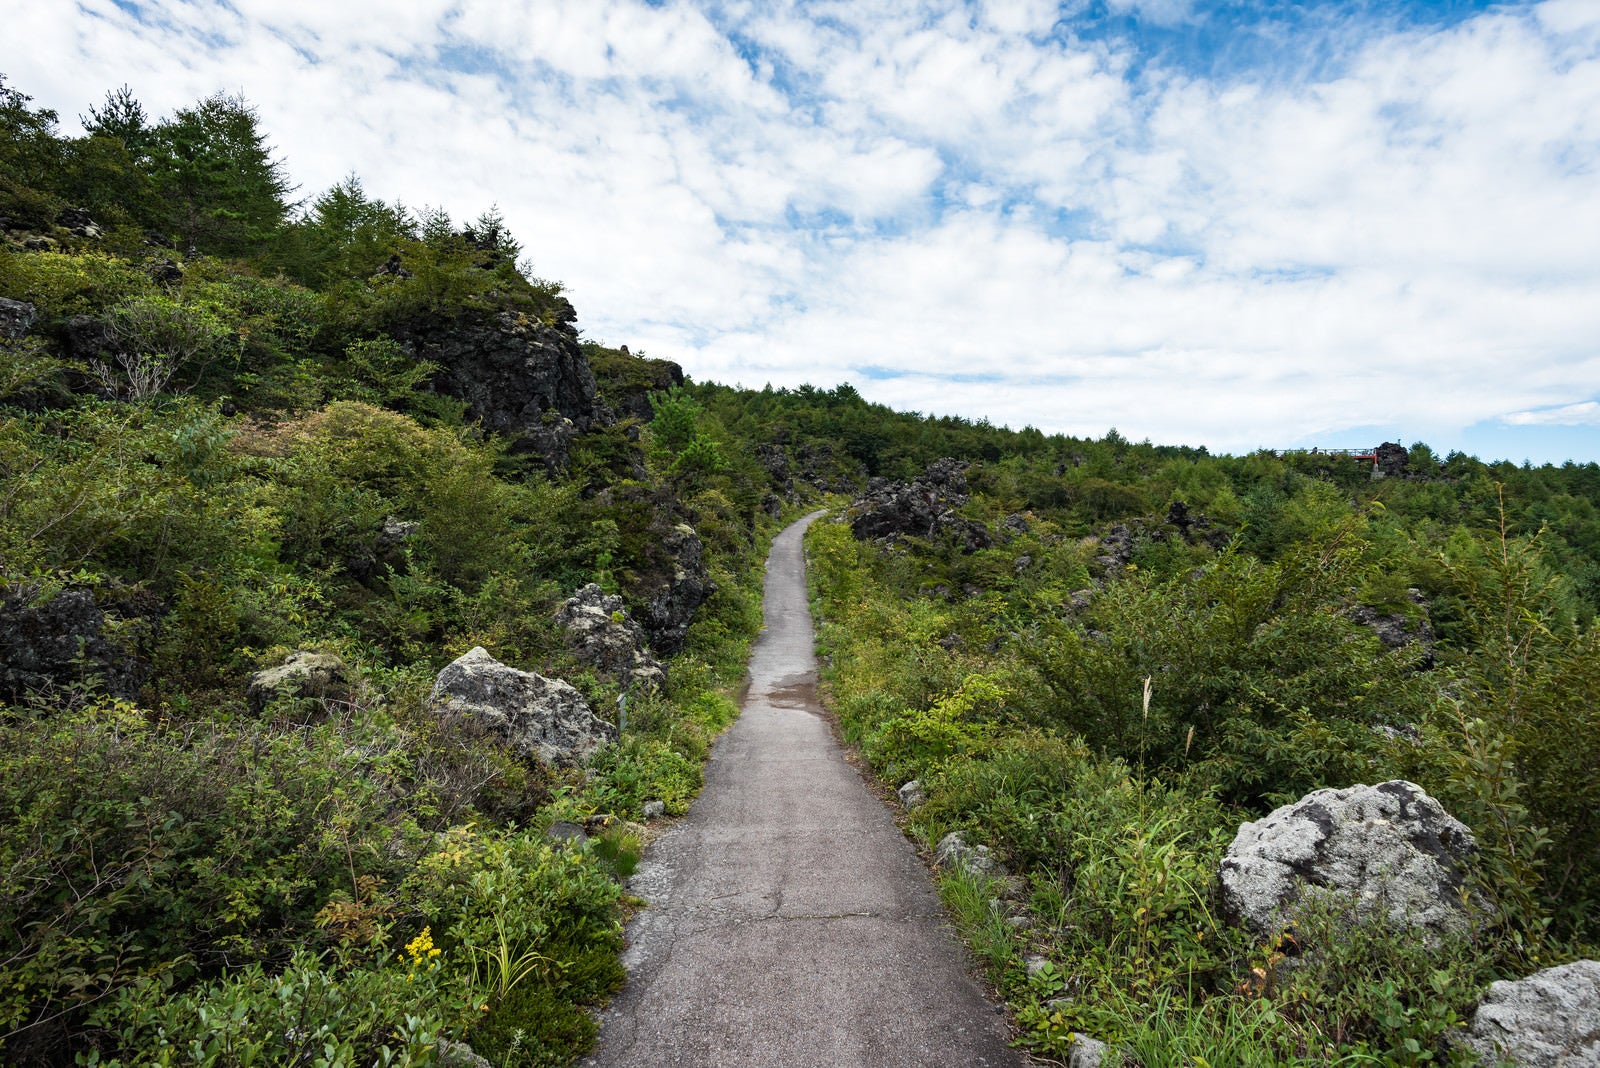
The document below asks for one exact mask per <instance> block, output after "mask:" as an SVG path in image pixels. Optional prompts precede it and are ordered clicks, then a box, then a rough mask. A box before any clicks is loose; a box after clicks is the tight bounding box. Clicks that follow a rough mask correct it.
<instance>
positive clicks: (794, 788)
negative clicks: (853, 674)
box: [584, 513, 1024, 1068]
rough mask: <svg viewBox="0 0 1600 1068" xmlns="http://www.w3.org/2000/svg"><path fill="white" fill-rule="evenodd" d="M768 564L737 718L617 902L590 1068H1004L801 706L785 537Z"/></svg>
mask: <svg viewBox="0 0 1600 1068" xmlns="http://www.w3.org/2000/svg"><path fill="white" fill-rule="evenodd" d="M820 514H821V513H815V514H813V515H810V516H807V517H806V518H805V519H802V520H800V521H799V522H798V523H795V524H794V525H792V526H790V527H789V528H788V529H786V530H785V531H784V532H783V533H782V534H780V535H779V536H778V538H777V540H776V541H775V542H774V543H773V546H772V554H771V556H770V557H768V560H767V577H766V602H765V612H766V629H765V630H764V631H763V632H762V634H761V637H760V638H759V639H758V641H757V642H756V645H755V648H754V650H753V651H752V655H751V658H750V679H749V691H748V694H747V696H746V697H745V701H744V707H743V711H742V714H741V715H740V718H739V720H738V721H737V722H736V723H735V724H734V725H733V727H732V728H730V729H729V731H728V733H727V734H725V735H723V737H722V739H721V740H720V741H719V742H718V743H717V745H716V748H715V750H714V751H713V753H712V757H711V761H710V763H709V764H708V765H707V767H706V784H705V789H704V790H703V791H702V792H701V794H700V797H699V799H698V800H697V801H696V802H695V803H694V806H693V807H692V808H691V809H690V810H689V814H688V815H687V816H686V817H684V819H683V820H682V821H681V822H680V823H679V824H678V825H677V826H676V827H674V828H673V829H672V830H671V831H669V832H668V833H667V834H665V835H663V836H662V837H661V839H660V840H658V841H657V842H656V843H655V844H654V845H653V846H652V847H651V849H650V850H649V853H648V854H647V856H646V858H645V862H644V864H642V865H641V866H640V868H639V871H638V872H637V873H636V874H635V876H634V878H633V882H632V888H633V892H634V893H636V894H639V895H640V896H642V897H644V898H645V899H646V900H647V901H648V902H649V907H648V908H645V909H642V910H641V911H640V912H639V914H638V915H637V916H636V918H635V920H634V922H633V925H632V926H631V928H630V929H629V937H630V939H631V946H630V948H629V950H628V954H627V957H626V958H625V959H626V962H627V965H628V971H629V979H628V985H627V987H626V988H625V989H624V990H623V991H622V993H620V994H619V995H617V997H616V998H615V999H614V1000H613V1001H612V1003H611V1006H610V1007H609V1008H608V1009H607V1010H606V1012H605V1014H604V1016H603V1017H602V1018H601V1022H600V1038H599V1044H598V1046H597V1047H596V1049H595V1052H594V1053H593V1055H592V1056H591V1057H590V1058H589V1059H588V1060H587V1061H585V1062H584V1063H585V1064H587V1065H595V1066H602V1065H604V1066H612V1065H617V1066H621V1065H638V1066H650V1068H657V1066H661V1065H685V1066H688V1065H705V1066H711V1068H734V1066H743V1065H749V1066H752V1068H753V1066H761V1068H788V1066H793V1068H899V1066H905V1068H930V1066H935V1065H951V1066H955V1065H960V1066H962V1068H972V1066H979V1065H983V1066H995V1068H998V1066H1001V1065H1006V1066H1014V1065H1021V1064H1023V1063H1024V1061H1023V1059H1022V1057H1021V1056H1020V1055H1019V1054H1017V1053H1016V1052H1014V1051H1012V1050H1011V1049H1010V1048H1008V1047H1007V1045H1006V1040H1005V1033H1004V1024H1003V1018H1002V1017H1001V1016H1000V1015H998V1013H997V1012H996V1009H995V1007H994V1006H993V1005H991V1004H990V1003H989V1002H987V1001H986V1000H985V999H984V997H983V995H982V993H981V992H980V991H979V989H978V987H977V986H976V984H974V983H973V982H972V981H971V980H970V979H969V978H968V976H967V972H966V966H965V960H964V957H963V951H962V950H961V949H960V948H959V946H958V945H957V943H956V941H955V937H954V935H953V934H952V933H951V932H950V930H949V929H948V927H946V925H945V920H944V914H943V911H942V909H941V906H940V904H939V899H938V896H937V895H936V894H935V893H934V890H933V887H932V885H931V883H930V881H929V879H928V874H927V871H926V869H925V868H924V867H923V866H922V863H921V861H920V860H918V859H917V855H916V853H915V851H914V850H913V849H912V848H911V845H910V843H908V842H907V841H906V840H905V838H904V837H902V836H901V834H900V831H899V830H898V829H897V828H896V827H895V824H894V821H893V819H892V818H891V817H890V815H889V812H888V810H887V809H886V808H885V807H884V805H883V803H882V802H880V801H879V800H878V799H877V798H876V797H875V796H874V795H873V794H872V793H871V792H870V791H869V790H868V789H867V787H866V785H865V784H864V783H863V782H862V781H861V778H860V776H859V774H858V773H857V772H856V771H855V769H853V768H852V767H851V766H850V765H848V764H847V763H845V761H844V758H843V756H842V754H841V753H840V751H839V748H838V746H837V745H836V744H835V742H834V740H833V735H832V733H831V732H830V731H829V727H828V723H827V721H826V720H825V719H824V718H823V716H822V712H821V709H820V707H819V705H818V704H817V690H816V686H817V673H816V657H815V654H814V652H813V648H812V631H811V613H810V610H809V608H808V606H807V603H806V587H805V560H804V557H803V555H802V553H801V545H800V539H801V535H802V534H803V533H804V531H805V528H806V526H807V525H808V524H809V523H810V522H811V521H812V520H814V519H815V518H816V517H817V515H820Z"/></svg>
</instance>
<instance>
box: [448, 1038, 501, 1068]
mask: <svg viewBox="0 0 1600 1068" xmlns="http://www.w3.org/2000/svg"><path fill="white" fill-rule="evenodd" d="M439 1065H440V1068H494V1065H493V1064H491V1063H490V1062H489V1061H488V1059H487V1058H484V1057H482V1056H480V1055H479V1054H478V1051H477V1050H475V1049H473V1048H472V1047H471V1046H469V1045H467V1044H466V1043H465V1042H452V1041H450V1040H449V1039H448V1038H441V1039H440V1040H439Z"/></svg>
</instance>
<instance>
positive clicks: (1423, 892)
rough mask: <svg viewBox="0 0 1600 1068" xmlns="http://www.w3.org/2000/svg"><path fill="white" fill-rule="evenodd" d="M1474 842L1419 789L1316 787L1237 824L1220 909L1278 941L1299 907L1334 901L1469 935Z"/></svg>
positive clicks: (1397, 783) (1401, 922) (1398, 921)
mask: <svg viewBox="0 0 1600 1068" xmlns="http://www.w3.org/2000/svg"><path fill="white" fill-rule="evenodd" d="M1476 852H1477V843H1476V841H1475V840H1474V839H1473V837H1472V832H1471V831H1470V830H1468V829H1467V827H1466V825H1465V824H1463V823H1461V822H1460V821H1459V820H1457V819H1455V818H1454V817H1453V816H1451V815H1450V814H1449V813H1447V812H1446V811H1445V810H1444V809H1443V808H1442V807H1441V806H1440V805H1439V802H1437V801H1435V800H1434V799H1433V798H1432V797H1430V796H1428V794H1427V793H1425V792H1424V791H1423V789H1422V787H1420V786H1417V785H1416V784H1415V783H1409V782H1405V781H1403V780H1399V779H1396V780H1394V781H1391V782H1385V783H1379V784H1378V785H1376V786H1351V787H1348V788H1346V789H1342V790H1317V791H1315V792H1314V793H1310V794H1307V795H1306V796H1305V797H1303V798H1301V799H1300V800H1299V801H1297V802H1295V803H1294V804H1292V805H1286V806H1284V807H1283V808H1280V809H1277V810H1275V811H1273V812H1271V813H1269V814H1268V815H1267V816H1266V817H1265V818H1263V819H1260V820H1256V821H1255V822H1253V823H1246V824H1245V825H1244V826H1242V827H1240V828H1239V833H1238V834H1237V835H1236V836H1235V837H1234V840H1233V844H1232V845H1230V846H1229V847H1228V852H1227V855H1226V856H1225V857H1224V858H1223V861H1222V870H1221V877H1222V905H1223V909H1224V911H1225V912H1226V913H1227V914H1228V916H1229V917H1230V919H1232V920H1233V921H1234V922H1237V923H1241V924H1243V925H1244V926H1246V927H1248V928H1249V929H1250V930H1252V931H1254V932H1255V933H1256V934H1257V935H1260V936H1262V937H1271V936H1272V935H1275V934H1277V933H1278V932H1280V931H1282V930H1283V929H1285V928H1286V927H1289V926H1291V925H1292V924H1293V922H1294V912H1295V909H1296V907H1297V905H1298V904H1299V903H1300V902H1301V901H1303V900H1308V899H1311V898H1315V897H1319V896H1323V897H1326V896H1335V897H1339V898H1342V899H1344V900H1346V901H1348V902H1349V903H1350V904H1352V905H1354V906H1355V911H1356V914H1357V915H1358V916H1382V917H1383V918H1385V919H1387V920H1388V921H1389V922H1390V923H1392V924H1394V925H1395V926H1397V927H1416V928H1422V929H1423V930H1424V931H1427V932H1433V933H1443V932H1446V931H1460V930H1464V929H1465V928H1466V926H1467V924H1468V916H1467V913H1466V911H1465V907H1464V906H1463V904H1462V900H1461V892H1460V891H1461V886H1462V883H1463V880H1464V879H1465V876H1466V872H1467V867H1468V865H1469V863H1470V862H1471V860H1472V858H1473V855H1474V854H1475V853H1476Z"/></svg>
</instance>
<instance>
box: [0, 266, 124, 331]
mask: <svg viewBox="0 0 1600 1068" xmlns="http://www.w3.org/2000/svg"><path fill="white" fill-rule="evenodd" d="M154 289H155V286H154V284H153V283H152V282H151V281H150V279H149V277H148V276H146V275H145V273H144V272H143V271H142V270H140V269H139V267H138V265H137V264H134V263H131V262H129V261H128V260H125V259H122V258H120V257H117V256H107V255H104V254H102V253H98V252H83V253H66V252H8V251H5V250H3V249H0V293H4V294H5V295H6V296H7V297H10V298H11V299H12V300H23V301H27V302H29V303H30V304H36V305H38V307H39V314H40V315H41V316H43V317H45V318H46V319H57V318H65V317H67V316H69V315H93V314H97V313H99V312H101V311H102V310H104V309H105V308H108V307H110V306H112V305H114V304H117V303H118V302H120V301H123V300H128V299H130V298H134V297H139V296H144V295H147V294H150V293H152V292H153V291H154Z"/></svg>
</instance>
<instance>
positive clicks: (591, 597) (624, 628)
mask: <svg viewBox="0 0 1600 1068" xmlns="http://www.w3.org/2000/svg"><path fill="white" fill-rule="evenodd" d="M556 622H557V623H558V624H560V625H561V626H562V627H563V628H565V630H566V638H567V648H569V649H571V650H572V652H573V655H575V656H576V657H577V658H578V659H579V660H581V661H583V662H584V663H585V664H588V665H590V666H591V667H594V668H597V669H599V670H600V671H603V672H605V673H606V674H609V675H611V676H613V677H615V678H616V679H617V680H618V681H619V682H621V683H622V685H623V687H624V688H625V689H628V690H644V689H658V688H660V687H661V686H664V685H665V684H666V681H667V673H666V671H665V669H663V668H662V666H661V663H660V661H658V660H656V658H655V657H653V656H651V655H650V650H649V648H648V645H647V639H646V637H645V633H644V628H643V627H641V626H639V624H638V623H636V622H634V621H633V620H632V619H630V618H629V617H628V613H627V610H626V609H624V608H623V607H622V598H621V597H618V596H616V595H615V594H609V593H607V592H606V591H605V590H603V589H601V588H600V587H599V586H598V585H596V584H595V583H593V582H591V583H589V584H588V585H587V586H585V587H583V588H582V589H581V590H579V591H578V592H577V593H575V594H573V595H572V596H571V597H569V598H567V600H566V601H565V602H563V603H562V605H561V608H560V609H559V610H557V612H556Z"/></svg>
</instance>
